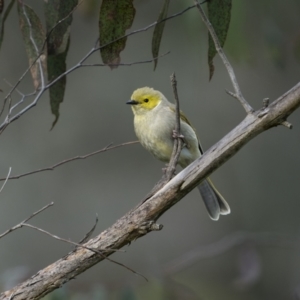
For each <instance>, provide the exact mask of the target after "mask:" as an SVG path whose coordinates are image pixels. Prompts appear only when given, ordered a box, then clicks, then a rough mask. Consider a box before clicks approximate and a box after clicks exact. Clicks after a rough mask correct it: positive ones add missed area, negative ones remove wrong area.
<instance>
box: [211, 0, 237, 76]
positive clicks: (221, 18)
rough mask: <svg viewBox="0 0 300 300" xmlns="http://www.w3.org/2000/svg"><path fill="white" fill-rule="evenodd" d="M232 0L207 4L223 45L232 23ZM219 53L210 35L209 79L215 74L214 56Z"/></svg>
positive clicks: (219, 0)
mask: <svg viewBox="0 0 300 300" xmlns="http://www.w3.org/2000/svg"><path fill="white" fill-rule="evenodd" d="M231 7H232V0H209V1H208V4H207V8H208V18H209V21H210V23H211V24H212V26H213V28H214V29H215V32H216V34H217V36H218V38H219V41H220V44H221V47H223V46H224V44H225V41H226V37H227V32H228V29H229V24H230V17H231ZM216 54H217V50H216V47H215V44H214V42H213V40H212V38H211V36H210V35H209V37H208V66H209V80H210V79H211V78H212V76H213V74H214V69H215V67H214V64H213V58H214V57H215V55H216Z"/></svg>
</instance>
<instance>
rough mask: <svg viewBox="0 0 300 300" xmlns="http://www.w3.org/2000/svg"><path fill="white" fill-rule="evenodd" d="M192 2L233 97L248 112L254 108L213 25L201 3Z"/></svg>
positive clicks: (195, 0)
mask: <svg viewBox="0 0 300 300" xmlns="http://www.w3.org/2000/svg"><path fill="white" fill-rule="evenodd" d="M194 3H195V5H196V6H197V8H198V10H199V12H200V15H201V18H202V21H203V22H204V24H205V26H206V27H207V29H208V31H209V33H210V35H211V37H212V39H213V41H214V44H215V47H216V50H217V52H218V54H219V55H220V57H221V59H222V61H223V63H224V65H225V67H226V69H227V72H228V75H229V77H230V79H231V82H232V85H233V88H234V91H235V93H230V94H231V95H232V96H233V97H234V98H236V99H238V100H239V101H240V103H241V105H242V106H243V107H244V109H245V111H246V113H247V114H250V113H252V112H253V111H254V109H253V108H252V107H251V106H250V104H249V103H248V102H247V101H246V99H245V98H244V96H243V94H242V92H241V89H240V86H239V84H238V81H237V78H236V76H235V73H234V70H233V68H232V66H231V64H230V62H229V60H228V58H227V56H226V55H225V53H224V51H223V49H222V47H221V44H220V41H219V39H218V36H217V34H216V32H215V30H214V28H213V26H212V25H211V23H210V21H209V20H208V18H207V16H206V14H205V12H204V10H203V9H202V7H201V5H200V4H201V3H199V2H198V1H197V0H194Z"/></svg>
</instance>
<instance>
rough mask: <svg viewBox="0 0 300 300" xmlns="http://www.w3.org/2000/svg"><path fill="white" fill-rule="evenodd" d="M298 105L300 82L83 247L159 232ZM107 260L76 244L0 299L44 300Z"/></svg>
mask: <svg viewBox="0 0 300 300" xmlns="http://www.w3.org/2000/svg"><path fill="white" fill-rule="evenodd" d="M299 106H300V83H298V84H297V85H296V86H294V87H293V88H292V89H291V90H290V91H288V92H287V93H286V94H284V95H283V96H281V97H280V98H278V99H277V100H276V101H274V102H273V103H272V104H271V105H270V106H268V107H265V108H262V109H261V110H258V111H255V112H253V113H250V114H248V115H247V116H246V118H245V119H244V120H243V121H242V122H241V123H240V124H239V125H238V126H236V127H235V128H234V129H233V130H232V131H231V132H229V133H228V134H227V135H226V136H225V137H224V138H222V139H221V140H220V141H219V142H218V143H216V144H215V145H214V146H212V147H211V148H210V149H209V150H208V151H207V152H205V153H204V155H203V156H202V157H201V158H199V159H198V160H196V161H195V162H194V163H192V164H191V165H190V166H188V167H187V168H185V169H184V170H182V171H181V172H180V173H179V174H178V175H177V176H175V177H174V178H173V179H172V180H171V181H170V182H168V183H167V184H166V185H165V186H164V187H163V188H162V189H160V190H159V191H158V192H157V193H156V194H155V195H154V196H152V197H151V198H150V199H149V200H147V201H146V202H144V203H143V204H141V205H138V206H137V207H135V208H134V209H132V210H131V211H130V212H128V213H127V214H126V215H124V216H123V217H122V218H120V219H119V220H118V221H117V222H116V223H115V224H113V225H112V226H111V227H110V228H108V229H107V230H105V231H103V232H102V233H101V234H99V235H98V236H97V237H95V238H93V239H91V240H89V241H88V242H87V243H86V244H84V245H85V246H87V247H90V248H94V249H97V250H99V251H101V252H102V253H103V254H104V255H105V256H106V257H107V256H109V255H111V254H112V253H113V252H114V251H112V250H110V249H120V248H122V247H123V246H124V245H126V244H128V243H130V242H131V241H133V240H135V239H137V238H139V237H141V236H143V235H145V234H147V233H148V232H149V231H152V230H159V229H160V228H161V227H160V226H157V224H155V223H153V221H154V222H155V221H156V220H157V219H158V218H159V217H160V216H161V215H162V214H163V213H164V212H165V211H166V210H168V209H169V208H170V207H172V206H173V205H174V204H176V203H177V202H178V201H179V200H180V199H182V198H183V197H184V196H185V195H186V194H187V193H189V192H190V191H191V190H192V189H193V188H194V187H196V186H197V185H198V184H199V182H200V181H201V180H202V179H203V178H205V177H207V176H208V175H210V174H211V173H212V172H213V171H214V170H216V169H217V168H218V167H219V166H221V165H222V164H223V163H224V162H225V161H227V160H228V159H229V158H230V157H232V156H233V155H234V154H235V153H236V152H237V151H238V150H239V149H241V148H242V146H244V145H245V144H246V143H247V142H249V141H250V140H251V139H253V138H254V137H255V136H257V135H258V134H260V133H261V132H263V131H265V130H268V129H270V128H272V127H274V126H278V125H280V124H282V122H284V121H285V120H286V118H287V117H288V116H289V115H290V114H291V113H292V112H293V111H294V110H296V109H297V108H298V107H299ZM124 196H125V195H124ZM103 259H105V257H104V256H102V255H99V254H97V253H95V252H92V251H90V250H88V249H86V248H77V249H76V250H74V251H73V252H71V253H69V254H67V255H66V256H65V257H63V258H61V259H60V260H58V261H56V262H54V263H53V264H51V265H49V266H47V267H46V268H45V269H43V270H40V271H39V272H37V273H36V274H35V275H33V276H32V277H31V278H29V279H28V280H26V281H24V282H23V283H21V284H19V285H18V286H16V287H14V288H13V289H11V290H9V291H6V292H4V293H2V294H1V295H0V300H1V299H6V300H8V299H14V300H21V299H40V298H41V297H43V296H45V295H46V294H48V293H50V292H51V291H53V290H55V289H57V288H59V287H61V286H62V285H63V284H64V283H66V282H68V281H69V280H70V279H72V278H74V277H76V276H78V275H79V274H81V273H82V272H84V271H85V270H86V269H88V268H90V267H92V266H93V265H95V264H96V263H99V262H100V261H102V260H103Z"/></svg>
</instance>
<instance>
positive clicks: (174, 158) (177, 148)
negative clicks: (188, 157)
mask: <svg viewBox="0 0 300 300" xmlns="http://www.w3.org/2000/svg"><path fill="white" fill-rule="evenodd" d="M171 85H172V89H173V94H174V98H175V116H176V122H175V128H174V131H173V138H174V146H173V152H172V155H171V158H170V162H169V166H168V169H167V172H166V173H167V177H168V178H169V180H170V179H171V178H172V177H173V175H174V172H175V170H176V165H177V162H178V159H179V156H180V153H181V150H182V148H183V138H184V137H183V136H182V135H181V133H180V107H179V98H178V93H177V80H176V76H175V73H173V74H172V75H171Z"/></svg>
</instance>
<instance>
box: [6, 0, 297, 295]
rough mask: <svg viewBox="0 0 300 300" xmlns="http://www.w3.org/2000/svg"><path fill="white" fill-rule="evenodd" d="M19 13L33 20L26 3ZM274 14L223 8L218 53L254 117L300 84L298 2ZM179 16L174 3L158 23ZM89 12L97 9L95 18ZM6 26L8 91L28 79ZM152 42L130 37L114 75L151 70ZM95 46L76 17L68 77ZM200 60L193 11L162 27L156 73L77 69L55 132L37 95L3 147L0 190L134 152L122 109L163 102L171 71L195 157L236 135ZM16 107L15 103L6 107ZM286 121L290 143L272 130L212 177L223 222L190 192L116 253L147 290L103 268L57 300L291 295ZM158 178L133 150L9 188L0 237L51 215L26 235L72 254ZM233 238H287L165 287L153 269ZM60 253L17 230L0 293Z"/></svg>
mask: <svg viewBox="0 0 300 300" xmlns="http://www.w3.org/2000/svg"><path fill="white" fill-rule="evenodd" d="M28 3H29V4H30V3H31V4H32V5H33V6H34V7H36V6H37V3H35V1H31V2H28ZM272 3H273V5H272V4H270V1H261V5H260V6H259V5H258V4H256V3H252V2H251V4H249V3H246V1H233V12H232V14H233V19H232V22H231V27H230V31H229V36H228V41H227V44H226V47H225V51H227V52H228V53H229V57H230V60H231V61H232V63H233V66H234V69H235V71H236V75H237V77H238V80H239V83H240V86H241V89H242V91H243V93H244V96H245V97H246V99H247V100H248V101H249V102H250V104H251V105H252V106H253V107H254V108H255V109H258V108H260V107H261V106H262V99H263V98H265V97H269V98H270V100H271V101H273V100H275V99H276V98H277V97H279V96H280V95H282V94H283V93H285V92H286V91H287V90H289V89H290V88H291V87H293V85H295V84H296V83H297V82H298V81H299V63H298V62H297V61H296V59H295V57H294V55H293V49H292V47H291V45H290V42H291V41H292V40H293V39H294V38H295V37H296V36H297V31H298V30H299V17H298V13H299V9H300V7H299V2H298V1H292V0H289V1H285V3H280V2H276V4H275V3H274V2H272ZM190 4H191V3H183V2H180V1H173V2H172V1H171V5H170V12H169V14H172V13H175V12H178V11H180V10H182V9H183V8H185V7H186V6H187V5H190ZM38 5H39V6H38V7H37V11H38V12H42V4H41V3H40V4H38ZM160 5H161V4H160V1H151V3H150V2H149V1H141V0H140V1H135V7H136V9H137V11H136V17H135V21H134V24H133V26H132V28H131V29H130V30H135V29H139V28H141V27H144V26H146V25H148V24H150V23H152V22H154V21H155V19H156V18H157V14H158V11H159V10H160ZM98 7H99V5H98V4H97V9H96V10H98ZM6 25H7V26H6V29H5V37H4V43H3V45H2V49H1V51H0V66H1V68H0V78H1V79H4V78H5V79H6V80H7V81H9V82H10V83H11V84H14V83H15V82H16V81H17V80H18V78H19V77H20V75H21V74H22V72H23V71H24V70H25V69H26V68H27V66H28V62H27V58H26V54H25V50H24V45H23V42H22V37H21V34H20V31H19V28H18V19H17V13H16V9H15V8H14V9H13V12H12V14H11V15H10V16H9V19H8V21H7V24H6ZM269 31H270V34H269ZM273 31H274V32H275V33H274V35H273ZM277 31H278V32H277ZM152 32H153V30H149V31H147V32H146V33H142V34H138V35H134V36H132V37H130V38H129V39H128V41H127V45H126V49H125V50H124V51H123V52H122V54H121V58H122V62H133V61H143V60H147V59H149V58H151V37H152ZM298 33H299V31H298ZM97 34H98V29H97V18H96V16H94V17H93V16H89V17H88V18H83V17H82V14H81V13H79V12H76V13H75V15H74V21H73V26H72V32H71V38H72V39H71V46H70V51H69V55H68V60H67V62H68V67H71V66H73V65H74V64H75V63H77V61H78V60H79V59H80V58H81V57H82V56H83V55H85V53H86V52H87V51H88V50H89V49H90V48H91V47H92V45H93V44H94V42H95V40H96V38H97ZM269 36H271V38H272V37H273V36H275V37H277V36H279V37H281V39H282V41H283V47H284V52H283V59H282V61H279V63H278V61H277V64H276V61H275V62H274V60H272V58H271V57H270V48H269V45H270V44H269V43H268V37H269ZM249 45H251V48H249ZM274 45H275V46H274V47H275V48H274V49H276V44H274ZM278 47H279V46H278ZM206 48H207V35H206V31H205V29H204V27H203V25H202V24H201V21H200V17H199V14H198V12H197V11H196V10H192V11H190V12H188V13H186V14H185V15H183V16H181V17H179V18H176V19H173V20H170V21H169V22H168V23H167V24H166V27H165V32H164V36H163V41H162V45H161V51H160V53H164V52H167V51H171V53H170V54H169V55H167V56H165V57H163V58H161V59H160V60H159V62H158V67H157V70H156V71H155V72H153V64H141V65H135V66H131V67H119V68H118V69H115V70H113V71H111V70H109V68H107V67H90V68H81V69H79V70H76V71H75V72H73V73H71V74H70V75H69V76H68V78H67V89H66V93H65V99H64V102H63V104H62V105H61V109H60V114H61V116H60V119H59V121H58V123H57V125H56V126H55V128H54V129H53V130H52V131H50V128H51V124H52V121H53V119H54V118H53V116H52V115H51V113H50V106H49V99H48V94H44V95H43V97H42V99H41V100H40V101H39V103H38V105H37V106H36V107H34V108H33V109H31V110H30V111H29V112H28V113H26V114H25V115H24V116H22V117H21V118H20V119H19V120H17V121H16V122H14V123H12V124H11V125H10V126H9V127H8V128H7V129H6V130H5V131H4V133H3V134H2V135H1V158H0V167H1V169H0V170H1V174H2V177H5V175H6V174H7V172H8V168H9V167H12V174H13V175H16V174H19V173H23V172H27V171H30V170H34V169H37V168H41V167H48V166H51V165H53V164H54V163H56V162H59V161H61V160H64V159H66V158H70V157H73V156H76V155H83V154H87V153H89V152H92V151H95V150H97V149H101V148H103V147H105V146H106V145H108V144H109V143H111V142H113V143H114V144H119V143H123V142H126V141H131V140H135V139H136V137H135V135H134V131H133V116H132V112H131V109H130V107H128V106H126V104H125V102H126V101H127V100H129V99H130V96H131V93H132V91H133V90H134V89H136V88H138V87H142V86H151V87H154V88H156V89H158V90H160V91H162V92H163V93H164V94H165V96H166V97H167V98H168V99H169V100H172V92H171V91H172V89H171V86H170V80H169V77H170V75H171V73H172V72H174V71H175V72H176V75H177V80H178V90H179V97H180V101H181V108H182V110H183V111H184V112H185V113H186V115H187V116H188V117H189V119H190V120H191V122H192V123H193V125H194V126H195V128H196V129H197V132H198V135H199V136H200V138H201V143H202V145H203V147H204V149H208V148H209V147H210V146H211V145H213V144H214V143H216V142H217V141H218V140H219V139H220V138H221V137H223V136H224V135H225V134H226V133H228V132H229V131H230V130H231V129H232V128H233V127H234V126H236V125H237V124H238V123H239V122H240V121H242V119H243V118H244V117H245V112H244V111H243V109H242V107H241V106H240V105H239V103H238V102H237V101H236V100H235V99H233V98H231V97H230V96H228V95H227V94H226V93H225V89H229V90H232V88H231V83H230V80H229V79H228V75H227V73H226V70H225V69H224V66H223V65H222V63H221V61H220V59H219V58H216V59H215V66H216V71H215V75H214V77H213V79H212V81H211V82H209V81H208V67H207V63H206ZM279 48H280V47H279ZM89 62H94V63H98V62H99V54H98V53H95V54H94V55H93V57H91V58H90V60H89ZM0 88H1V89H2V90H3V91H4V92H3V93H2V96H1V97H3V96H4V95H6V93H7V92H8V91H9V86H8V85H7V84H6V83H5V82H4V81H1V83H0ZM32 89H33V88H32V84H31V79H30V77H27V78H26V79H25V80H24V81H23V82H22V83H21V85H20V90H21V91H22V92H24V93H27V92H31V91H32ZM18 97H19V96H18V95H17V94H14V95H13V100H14V101H17V100H18ZM172 101H173V100H172ZM289 121H290V122H291V123H292V124H293V126H294V128H293V130H288V129H286V128H284V127H278V128H274V129H272V130H269V131H267V132H265V133H263V134H261V135H260V136H258V137H257V138H255V139H254V140H253V141H251V142H250V143H248V144H247V145H246V146H245V147H244V148H243V149H242V150H241V151H239V152H238V153H237V154H236V155H235V156H234V157H233V158H232V159H231V160H230V161H228V162H227V163H226V164H225V165H223V166H222V167H221V168H219V169H218V170H217V171H216V172H215V173H214V174H213V175H212V178H213V180H214V182H215V184H216V186H217V187H218V189H219V190H220V191H221V192H222V194H223V195H224V196H225V198H226V199H227V201H228V202H229V204H230V206H231V209H232V213H231V215H229V216H226V217H222V218H221V219H220V220H219V221H218V222H213V221H211V220H210V219H209V217H208V215H207V213H206V211H205V209H204V206H203V204H202V200H201V199H200V196H199V195H198V192H197V191H193V192H191V193H190V194H189V195H188V196H187V197H185V198H184V199H183V200H182V201H180V202H179V203H178V204H177V205H176V206H175V207H173V208H172V209H171V210H169V211H168V212H167V213H166V214H165V215H163V216H162V218H161V219H160V220H159V222H160V223H162V224H164V229H163V230H162V231H161V232H156V233H151V234H149V235H147V236H146V237H145V238H142V239H139V240H137V241H136V242H134V243H132V245H131V246H130V247H126V248H125V250H126V252H125V253H116V255H114V256H113V259H116V260H118V261H120V262H122V263H123V264H126V265H127V266H129V267H131V268H133V269H134V270H136V271H137V272H139V273H142V274H143V275H144V276H146V277H147V278H148V279H149V283H146V282H145V281H144V280H143V279H142V278H141V277H139V276H136V275H134V274H132V273H130V272H129V271H128V270H126V269H124V268H121V267H119V266H117V265H114V264H112V263H109V262H103V263H101V264H99V265H97V266H95V267H93V268H92V269H90V270H88V271H86V272H85V274H83V275H81V276H79V277H78V278H77V279H76V280H75V281H73V282H70V283H68V284H67V285H66V287H65V289H67V290H68V291H71V292H68V293H69V294H68V296H66V297H71V295H73V294H72V293H75V292H80V293H83V294H82V296H81V297H79V299H84V296H83V295H85V293H86V294H88V293H91V291H92V290H93V289H95V290H96V291H98V290H100V291H102V292H103V293H108V294H109V293H112V294H113V293H118V291H124V289H125V291H126V288H129V287H131V288H132V289H133V291H135V292H134V293H136V295H137V296H136V299H153V298H155V299H165V298H166V297H165V296H164V294H163V293H162V292H161V290H164V289H167V290H171V291H172V292H174V293H175V294H176V293H177V290H178V294H176V295H177V297H178V299H292V297H293V294H294V293H295V292H296V291H297V287H298V286H299V284H300V281H299V278H300V277H299V275H300V271H299V264H300V259H299V258H300V257H299V249H298V245H299V244H297V240H298V239H299V238H298V237H299V225H300V218H299V209H300V204H299V168H300V159H299V151H300V142H299V134H300V121H299V111H296V112H295V113H294V114H293V115H292V116H291V117H290V118H289ZM162 167H163V164H162V163H161V162H159V161H156V160H155V159H154V158H153V157H152V156H151V155H150V154H149V153H147V152H146V151H145V150H144V149H143V148H142V147H141V146H140V145H133V146H127V147H123V148H119V149H116V150H112V151H109V152H106V153H102V154H99V155H97V156H94V157H91V158H89V159H86V160H82V161H76V162H72V163H69V164H66V165H64V166H61V167H60V168H58V169H56V170H55V171H51V172H50V171H49V172H44V173H40V174H37V175H32V176H28V177H25V178H23V179H19V180H11V181H9V182H8V183H7V184H6V186H5V188H4V190H3V191H2V193H1V197H0V199H1V200H0V208H1V209H0V220H1V222H0V232H4V231H5V230H6V229H8V228H10V227H12V226H13V225H15V224H17V223H19V222H20V221H22V220H23V219H24V218H26V217H27V216H29V215H30V214H31V213H32V212H34V211H36V210H38V209H40V208H41V207H43V206H44V205H46V204H47V203H49V202H52V201H54V202H55V205H54V207H52V208H50V209H48V210H47V211H45V212H43V213H42V214H40V215H38V216H37V217H35V218H34V219H33V220H32V221H31V223H32V224H34V225H36V226H39V227H41V228H43V229H45V230H48V231H50V232H52V233H54V234H57V235H59V236H61V237H64V238H70V239H71V240H73V241H78V240H80V239H81V238H82V237H83V236H84V235H85V233H86V232H87V231H88V230H89V229H90V228H91V227H92V225H93V223H94V220H95V214H96V213H97V214H98V215H99V223H98V226H97V229H96V232H95V234H98V233H100V232H101V231H102V230H104V229H106V228H107V227H108V226H110V225H112V224H113V223H114V222H115V221H116V220H117V219H118V218H120V217H121V216H122V215H123V214H125V213H126V212H127V211H128V210H130V209H131V208H132V207H133V206H134V205H135V204H137V203H138V202H139V201H140V199H141V198H142V197H143V196H144V195H145V194H147V193H148V191H149V190H150V189H151V188H152V187H153V185H154V184H155V183H156V181H157V180H158V179H159V178H160V176H161V168H162ZM238 231H247V232H248V231H249V232H254V233H261V232H267V233H276V234H288V235H289V236H291V239H290V240H288V242H287V241H286V239H283V240H282V239H281V238H280V237H278V236H276V239H275V242H273V243H270V244H269V243H268V239H266V240H264V242H263V243H264V244H262V243H258V244H257V243H244V244H243V245H242V246H237V247H232V248H231V249H230V250H229V251H225V252H224V253H222V254H220V255H217V256H214V257H211V258H207V259H199V260H196V261H195V262H194V263H193V264H192V266H189V267H188V268H184V269H182V270H180V271H178V272H176V273H172V274H170V275H169V276H167V277H165V276H164V271H163V268H164V266H165V265H166V264H168V263H169V262H171V261H172V260H173V259H176V258H178V257H181V256H182V255H185V254H187V253H188V252H189V251H191V250H194V249H196V248H197V247H199V246H204V245H207V244H210V243H214V242H217V241H219V240H220V239H222V238H224V237H226V236H228V235H230V234H233V233H235V232H238ZM266 244H267V245H266ZM71 248H72V247H70V245H68V244H64V243H62V242H59V241H56V240H54V239H52V238H50V237H48V236H45V235H43V234H41V233H38V232H36V231H33V230H30V229H28V228H24V229H20V230H18V231H16V232H13V233H11V234H10V235H8V236H6V237H5V238H3V239H1V240H0V257H1V259H0V270H1V275H0V276H1V278H0V286H1V289H3V290H4V289H6V288H8V287H10V286H11V285H13V284H15V283H16V282H15V279H14V278H15V276H16V277H17V279H16V280H22V279H25V278H27V277H28V276H30V275H32V274H34V273H35V272H37V271H38V270H39V269H41V268H44V267H46V266H47V265H49V264H50V263H52V262H54V261H56V260H57V259H59V258H60V257H62V256H63V255H65V254H66V253H67V252H68V251H70V250H71ZM248 254H249V255H248ZM247 255H248V256H247ZM239 257H242V261H244V262H247V263H248V267H246V270H248V271H249V270H252V268H253V266H254V270H256V271H257V276H254V277H255V278H254V280H253V282H252V281H251V280H250V283H249V282H248V284H245V285H241V284H240V285H237V284H236V279H237V278H239V268H238V260H239ZM255 266H256V267H255ZM248 271H245V274H246V275H249V274H248V273H249V272H248ZM246 283H247V282H246ZM242 287H244V288H242ZM66 293H67V292H66ZM124 293H125V292H124ZM160 293H162V294H160ZM185 293H186V294H185ZM183 294H184V295H185V296H178V295H183ZM150 295H152V298H151V296H150ZM153 295H155V296H153ZM74 297H75V296H74ZM147 297H148V298H147ZM188 297H190V298H188ZM87 299H91V296H89V297H88V298H87ZM95 299H96V298H95ZM97 299H100V298H97ZM118 299H119V298H118ZM124 299H125V298H124ZM133 299H134V298H133ZM171 299H175V296H174V297H173V298H171ZM176 299H177V298H176Z"/></svg>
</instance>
